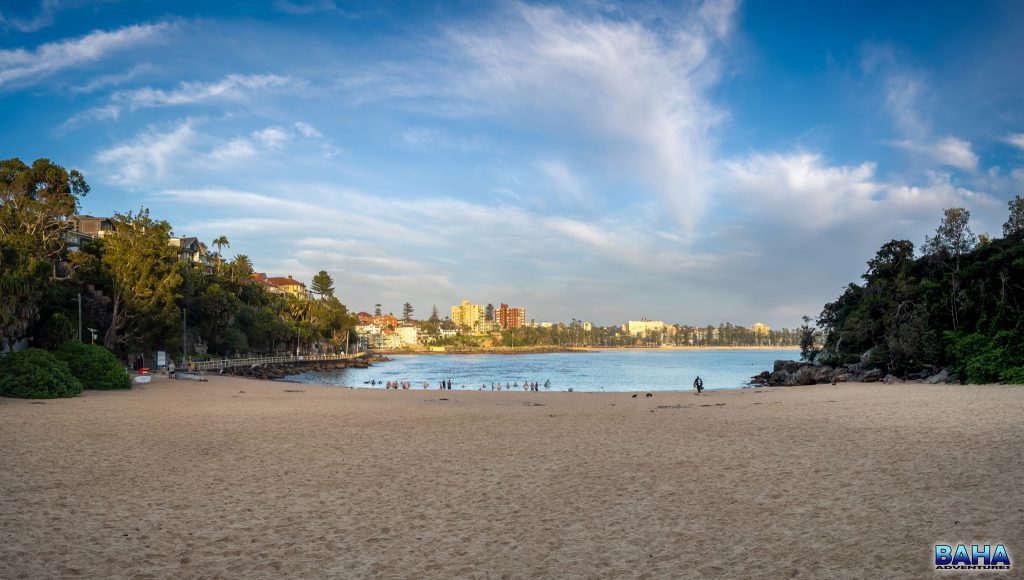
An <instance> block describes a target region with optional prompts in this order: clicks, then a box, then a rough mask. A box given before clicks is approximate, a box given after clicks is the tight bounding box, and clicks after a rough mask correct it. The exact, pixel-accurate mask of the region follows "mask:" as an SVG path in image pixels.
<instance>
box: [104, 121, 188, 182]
mask: <svg viewBox="0 0 1024 580" xmlns="http://www.w3.org/2000/svg"><path fill="white" fill-rule="evenodd" d="M193 124H194V122H193V121H191V120H186V121H183V122H180V123H178V124H177V125H176V126H174V127H173V128H172V129H170V130H167V131H160V130H158V129H156V128H152V127H151V128H150V129H148V130H146V131H144V132H143V133H141V134H139V135H138V136H136V137H135V138H134V139H133V140H131V141H129V142H126V143H121V144H119V145H116V146H114V147H111V148H109V149H105V150H103V151H100V152H99V153H98V154H97V155H96V157H95V160H96V162H97V163H98V164H100V165H101V166H102V167H103V168H104V169H105V170H106V175H107V178H108V179H109V180H110V181H111V182H113V183H115V184H118V185H120V186H123V187H126V188H130V189H136V188H140V187H143V186H146V185H147V184H151V183H152V182H153V181H154V180H156V179H160V178H162V177H164V175H165V174H166V173H167V170H168V168H169V167H170V166H171V165H172V164H173V163H175V162H176V161H177V160H178V159H179V158H180V157H181V156H183V155H184V154H185V153H186V152H187V151H188V150H189V146H190V144H191V142H192V140H193V139H194V138H195V135H196V132H195V130H194V129H193Z"/></svg>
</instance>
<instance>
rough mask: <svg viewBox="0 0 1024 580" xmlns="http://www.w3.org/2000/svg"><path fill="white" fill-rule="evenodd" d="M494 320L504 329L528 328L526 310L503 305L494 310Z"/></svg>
mask: <svg viewBox="0 0 1024 580" xmlns="http://www.w3.org/2000/svg"><path fill="white" fill-rule="evenodd" d="M494 319H495V322H497V323H498V326H500V327H501V328H502V329H509V328H522V327H523V326H526V309H525V308H519V307H511V308H510V307H509V305H508V304H502V305H500V306H498V308H496V309H495V310H494Z"/></svg>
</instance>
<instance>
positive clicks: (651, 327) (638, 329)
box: [622, 318, 665, 336]
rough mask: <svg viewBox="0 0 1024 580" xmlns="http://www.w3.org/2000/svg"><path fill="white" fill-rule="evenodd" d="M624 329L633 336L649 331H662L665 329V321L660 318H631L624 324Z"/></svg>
mask: <svg viewBox="0 0 1024 580" xmlns="http://www.w3.org/2000/svg"><path fill="white" fill-rule="evenodd" d="M622 330H623V331H625V332H627V333H629V334H630V335H632V336H639V335H641V334H646V333H648V332H661V331H663V330H665V323H664V322H662V321H660V320H647V319H646V318H641V319H640V320H630V321H629V322H627V323H626V324H624V325H622Z"/></svg>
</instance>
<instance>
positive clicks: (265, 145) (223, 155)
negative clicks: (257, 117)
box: [206, 123, 322, 163]
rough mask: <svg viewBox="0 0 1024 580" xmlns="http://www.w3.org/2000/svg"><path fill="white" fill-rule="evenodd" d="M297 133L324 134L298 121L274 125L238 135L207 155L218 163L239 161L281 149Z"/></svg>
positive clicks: (305, 135) (315, 137)
mask: <svg viewBox="0 0 1024 580" xmlns="http://www.w3.org/2000/svg"><path fill="white" fill-rule="evenodd" d="M297 135H301V136H303V137H305V138H308V139H321V138H322V135H320V133H319V132H318V131H316V129H313V128H312V126H310V125H307V124H305V123H296V124H295V125H293V126H292V127H291V128H285V127H281V126H278V125H273V126H270V127H266V128H263V129H259V130H257V131H253V132H252V133H250V134H249V135H248V136H246V137H236V138H234V139H231V140H229V141H227V142H226V143H223V144H222V145H219V146H217V147H215V148H214V149H213V150H212V151H210V153H209V154H208V155H207V156H206V157H207V159H209V160H211V161H214V162H216V163H225V162H232V161H239V160H244V159H249V158H253V157H257V156H260V155H264V154H266V153H269V152H275V151H280V150H281V149H282V148H283V147H284V145H285V144H286V143H288V142H290V141H292V140H293V139H294V138H295V137H296V136H297Z"/></svg>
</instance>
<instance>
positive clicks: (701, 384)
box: [693, 375, 704, 395]
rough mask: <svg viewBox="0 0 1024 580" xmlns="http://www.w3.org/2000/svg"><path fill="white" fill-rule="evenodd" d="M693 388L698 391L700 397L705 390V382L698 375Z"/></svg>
mask: <svg viewBox="0 0 1024 580" xmlns="http://www.w3.org/2000/svg"><path fill="white" fill-rule="evenodd" d="M693 388H695V389H697V394H698V395H699V394H700V392H701V391H703V390H704V381H702V380H701V378H700V375H697V378H696V379H693Z"/></svg>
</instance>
